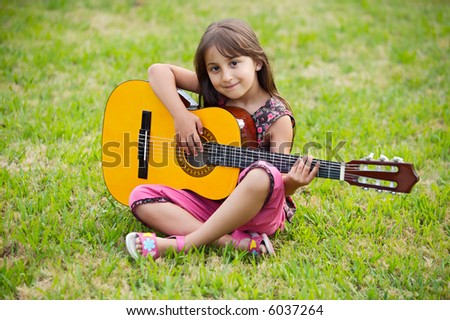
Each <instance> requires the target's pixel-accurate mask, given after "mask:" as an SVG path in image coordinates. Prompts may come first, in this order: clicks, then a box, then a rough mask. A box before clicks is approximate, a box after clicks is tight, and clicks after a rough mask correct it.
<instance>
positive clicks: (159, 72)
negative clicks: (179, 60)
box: [148, 63, 203, 155]
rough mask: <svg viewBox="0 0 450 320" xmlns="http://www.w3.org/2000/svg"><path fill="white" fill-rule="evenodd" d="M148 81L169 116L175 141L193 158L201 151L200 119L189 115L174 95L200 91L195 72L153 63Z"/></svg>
mask: <svg viewBox="0 0 450 320" xmlns="http://www.w3.org/2000/svg"><path fill="white" fill-rule="evenodd" d="M148 80H149V83H150V86H151V87H152V90H153V92H154V93H155V94H156V96H157V97H158V98H159V99H160V100H161V102H162V103H163V104H164V106H165V107H166V108H167V110H168V111H169V112H170V114H171V115H172V117H173V120H174V125H175V130H176V133H177V142H178V143H179V144H180V145H181V146H182V147H184V150H185V151H186V152H187V153H188V154H189V153H190V152H192V153H194V154H195V155H197V150H199V151H202V143H201V141H200V137H199V133H200V134H201V133H202V131H203V125H202V122H201V120H200V119H199V118H198V117H197V116H196V115H195V114H193V113H191V112H189V111H188V110H187V109H186V107H185V105H184V104H183V101H182V100H181V98H180V97H179V95H178V92H177V89H178V88H180V89H183V90H187V91H191V92H196V93H198V92H199V90H200V88H199V84H198V80H197V75H196V74H195V72H192V71H190V70H187V69H184V68H181V67H177V66H174V65H170V64H161V63H157V64H153V65H152V66H150V68H148Z"/></svg>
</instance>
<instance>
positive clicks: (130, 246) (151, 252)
mask: <svg viewBox="0 0 450 320" xmlns="http://www.w3.org/2000/svg"><path fill="white" fill-rule="evenodd" d="M136 238H139V239H140V240H141V245H142V253H139V252H138V251H137V249H136ZM169 238H175V240H176V241H177V252H180V251H182V250H183V248H184V237H183V236H172V237H169ZM125 244H126V246H127V250H128V253H129V254H130V255H131V256H132V257H133V258H134V259H136V260H138V259H139V258H140V257H144V258H147V257H148V256H150V257H152V259H153V260H156V259H158V258H159V257H160V255H159V250H158V246H157V245H156V234H155V233H149V232H146V233H143V232H131V233H129V234H127V236H126V238H125Z"/></svg>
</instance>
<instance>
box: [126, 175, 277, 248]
mask: <svg viewBox="0 0 450 320" xmlns="http://www.w3.org/2000/svg"><path fill="white" fill-rule="evenodd" d="M269 191H270V178H269V176H268V174H267V172H266V170H264V169H261V168H255V169H252V170H250V171H249V172H248V173H247V175H246V176H245V177H244V179H242V181H241V182H240V183H239V184H238V186H237V187H236V188H235V190H234V191H233V192H232V193H231V195H230V196H229V197H228V198H227V199H226V200H225V201H224V202H223V204H222V205H221V206H220V207H219V208H218V209H217V210H216V211H215V212H214V214H213V215H212V216H211V217H210V218H209V219H208V220H207V221H205V222H204V223H203V222H201V221H199V220H197V219H196V218H195V217H193V216H192V215H191V214H190V213H189V212H187V211H186V210H185V209H183V208H181V207H179V206H177V205H175V204H172V203H148V204H142V205H139V206H137V207H136V208H135V213H136V215H137V217H138V218H139V219H140V220H141V221H142V222H144V223H145V224H146V225H148V226H150V227H151V228H153V229H155V230H157V231H160V232H162V233H164V234H169V235H184V236H185V250H188V249H189V248H191V247H198V246H201V245H206V244H210V243H213V242H216V243H217V244H219V245H226V244H227V243H229V242H231V240H232V238H231V236H230V235H228V233H230V232H232V231H234V230H235V229H237V228H239V227H240V226H242V225H244V224H245V223H247V222H248V221H250V220H251V219H252V218H253V217H255V216H256V215H257V214H258V212H259V211H260V210H261V208H262V207H263V205H264V202H265V201H266V198H267V196H268V194H269ZM241 245H242V246H243V248H244V247H245V246H246V243H245V242H242V243H241ZM157 246H158V249H159V252H160V254H161V255H162V256H163V255H164V253H165V251H166V250H167V249H168V248H169V247H173V248H176V241H175V239H169V238H158V241H157ZM136 248H137V250H138V251H140V250H141V244H140V240H139V239H138V238H137V239H136ZM261 250H262V251H263V252H264V248H261Z"/></svg>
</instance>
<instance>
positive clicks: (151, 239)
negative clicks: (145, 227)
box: [137, 232, 159, 260]
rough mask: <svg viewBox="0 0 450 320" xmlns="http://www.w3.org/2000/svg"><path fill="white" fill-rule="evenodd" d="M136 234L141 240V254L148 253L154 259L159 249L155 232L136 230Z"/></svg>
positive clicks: (146, 254)
mask: <svg viewBox="0 0 450 320" xmlns="http://www.w3.org/2000/svg"><path fill="white" fill-rule="evenodd" d="M137 236H138V237H139V239H140V240H141V245H142V256H143V257H147V256H148V255H150V256H151V257H152V258H153V259H154V260H156V259H158V258H159V250H158V246H157V244H156V234H155V233H150V232H145V233H144V232H138V234H137Z"/></svg>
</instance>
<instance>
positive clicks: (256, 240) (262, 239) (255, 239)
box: [231, 230, 275, 256]
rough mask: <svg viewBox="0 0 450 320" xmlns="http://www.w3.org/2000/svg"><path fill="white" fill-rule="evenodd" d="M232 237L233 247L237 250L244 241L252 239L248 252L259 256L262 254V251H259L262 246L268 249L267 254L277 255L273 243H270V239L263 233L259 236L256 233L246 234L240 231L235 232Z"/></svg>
mask: <svg viewBox="0 0 450 320" xmlns="http://www.w3.org/2000/svg"><path fill="white" fill-rule="evenodd" d="M231 237H232V238H233V240H232V242H233V245H234V246H235V247H236V248H238V247H239V244H240V243H241V241H242V240H244V239H249V238H250V241H249V242H248V246H247V251H248V252H250V253H251V254H252V255H254V256H258V255H260V254H261V251H260V249H259V247H260V246H261V244H262V245H264V246H265V247H266V250H267V253H268V254H269V255H275V250H274V249H273V245H272V242H271V241H270V239H269V237H268V236H267V234H265V233H263V234H258V233H256V232H251V233H245V232H242V231H239V230H235V231H234V232H233V233H232V234H231Z"/></svg>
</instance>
